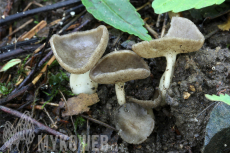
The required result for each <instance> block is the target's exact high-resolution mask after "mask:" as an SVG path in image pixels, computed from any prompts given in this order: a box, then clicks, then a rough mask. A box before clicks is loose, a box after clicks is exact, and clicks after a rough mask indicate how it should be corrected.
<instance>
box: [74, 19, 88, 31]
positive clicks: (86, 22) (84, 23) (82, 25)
mask: <svg viewBox="0 0 230 153" xmlns="http://www.w3.org/2000/svg"><path fill="white" fill-rule="evenodd" d="M90 21H91V20H90V19H87V20H85V22H83V23H82V24H81V25H80V26H79V27H77V28H75V29H73V31H72V32H75V31H79V30H80V29H81V28H83V27H84V26H85V25H87V24H88V23H89V22H90Z"/></svg>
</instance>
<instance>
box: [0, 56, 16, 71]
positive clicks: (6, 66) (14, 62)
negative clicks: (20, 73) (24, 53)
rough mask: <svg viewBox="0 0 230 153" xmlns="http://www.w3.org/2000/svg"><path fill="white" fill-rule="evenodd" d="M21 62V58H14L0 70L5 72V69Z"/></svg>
mask: <svg viewBox="0 0 230 153" xmlns="http://www.w3.org/2000/svg"><path fill="white" fill-rule="evenodd" d="M19 63H21V60H20V59H12V60H10V61H9V62H7V63H6V64H5V65H3V66H2V67H1V68H0V72H3V71H6V70H8V69H9V68H11V67H13V66H15V65H17V64H19Z"/></svg>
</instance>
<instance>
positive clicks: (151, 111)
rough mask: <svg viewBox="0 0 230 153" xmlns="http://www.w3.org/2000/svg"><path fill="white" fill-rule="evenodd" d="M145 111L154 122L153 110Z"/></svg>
mask: <svg viewBox="0 0 230 153" xmlns="http://www.w3.org/2000/svg"><path fill="white" fill-rule="evenodd" d="M146 110H147V114H149V115H150V116H151V117H152V118H153V119H154V120H155V116H154V114H153V109H152V108H146Z"/></svg>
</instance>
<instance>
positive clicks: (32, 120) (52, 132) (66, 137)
mask: <svg viewBox="0 0 230 153" xmlns="http://www.w3.org/2000/svg"><path fill="white" fill-rule="evenodd" d="M0 110H1V111H3V112H5V113H8V114H11V115H14V116H17V117H19V118H21V117H22V116H24V117H25V118H28V120H31V122H32V123H33V124H34V125H36V126H37V127H38V129H39V130H41V131H45V132H47V133H49V134H52V135H55V136H57V137H59V138H60V139H63V140H69V139H70V137H69V136H68V135H65V134H63V133H60V132H58V131H55V130H53V129H51V128H50V127H48V126H46V125H44V124H42V123H40V122H38V121H36V120H35V119H33V118H31V117H30V116H27V115H25V114H22V113H20V112H18V111H16V110H13V109H10V108H7V107H5V106H0Z"/></svg>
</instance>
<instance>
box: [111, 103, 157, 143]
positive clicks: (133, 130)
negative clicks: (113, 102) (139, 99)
mask: <svg viewBox="0 0 230 153" xmlns="http://www.w3.org/2000/svg"><path fill="white" fill-rule="evenodd" d="M115 122H116V129H118V130H119V133H118V134H119V135H120V136H121V138H122V139H123V140H125V141H126V142H128V143H132V144H140V143H142V142H143V141H145V140H146V139H147V137H148V136H149V135H150V134H151V133H152V131H153V129H154V126H155V122H154V119H153V118H152V117H151V116H150V115H148V114H147V111H146V109H144V108H143V107H141V106H140V105H138V104H135V103H126V104H124V105H122V106H121V107H120V108H119V109H118V110H117V113H116V114H115Z"/></svg>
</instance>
